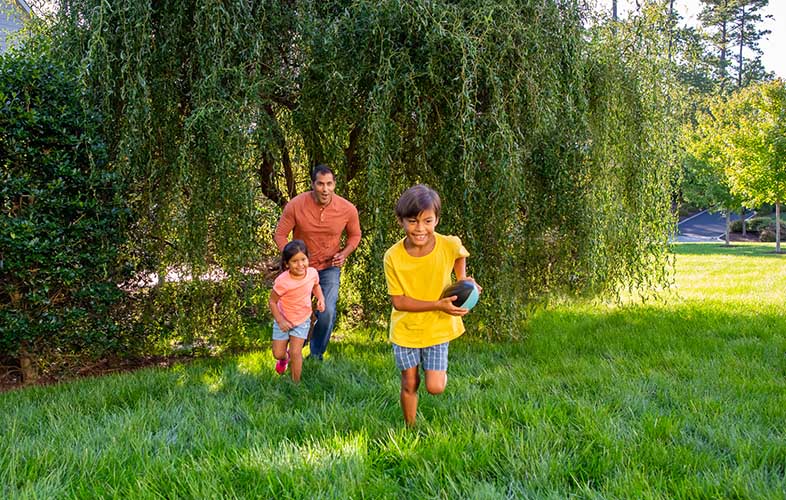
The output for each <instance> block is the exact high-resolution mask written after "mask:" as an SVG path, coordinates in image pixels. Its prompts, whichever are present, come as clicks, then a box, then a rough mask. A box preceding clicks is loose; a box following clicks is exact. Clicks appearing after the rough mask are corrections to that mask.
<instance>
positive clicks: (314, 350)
mask: <svg viewBox="0 0 786 500" xmlns="http://www.w3.org/2000/svg"><path fill="white" fill-rule="evenodd" d="M335 189H336V180H335V176H334V175H333V171H332V170H330V168H329V167H328V166H326V165H317V166H316V167H314V170H313V171H312V172H311V191H307V192H305V193H301V194H299V195H297V196H295V197H294V198H292V199H291V200H289V203H287V205H286V206H285V207H284V211H283V213H282V214H281V218H280V219H279V221H278V225H277V226H276V232H275V234H274V236H273V239H274V240H275V242H276V246H278V249H279V251H280V250H282V249H283V248H284V245H286V244H287V242H288V237H289V234H290V232H292V233H293V239H297V240H303V241H304V242H305V243H306V246H307V247H308V251H309V255H310V257H309V265H310V266H311V267H314V268H316V270H317V271H318V272H319V284H320V286H321V287H322V293H323V294H324V296H325V311H324V312H317V313H316V314H317V323H316V325H315V326H314V331H313V332H312V333H311V343H310V347H311V354H309V357H310V358H315V359H318V360H321V359H322V356H323V355H324V354H325V350H326V349H327V345H328V342H329V341H330V334H331V333H333V326H334V325H335V323H336V302H337V301H338V287H339V283H340V281H341V266H343V265H344V262H345V261H346V260H347V257H348V256H349V254H351V253H352V252H353V251H354V250H355V248H357V246H358V244H359V243H360V236H361V233H360V219H359V218H358V210H357V208H355V205H353V204H352V203H350V202H349V201H347V200H346V199H344V198H342V197H341V196H339V195H337V194H335V193H334V190H335ZM344 232H346V236H347V237H346V243H345V244H344V248H341V236H342V234H343V233H344Z"/></svg>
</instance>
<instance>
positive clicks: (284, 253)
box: [281, 240, 308, 271]
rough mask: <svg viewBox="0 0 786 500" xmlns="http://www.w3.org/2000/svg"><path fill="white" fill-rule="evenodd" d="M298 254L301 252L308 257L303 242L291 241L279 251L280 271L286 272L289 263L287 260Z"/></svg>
mask: <svg viewBox="0 0 786 500" xmlns="http://www.w3.org/2000/svg"><path fill="white" fill-rule="evenodd" d="M300 252H303V255H305V256H306V257H308V247H306V244H305V242H304V241H303V240H292V241H290V242H289V243H287V244H286V245H284V249H283V250H281V270H282V271H286V270H287V269H288V268H287V262H289V259H291V258H292V257H294V256H295V255H297V254H298V253H300Z"/></svg>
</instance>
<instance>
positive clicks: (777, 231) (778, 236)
mask: <svg viewBox="0 0 786 500" xmlns="http://www.w3.org/2000/svg"><path fill="white" fill-rule="evenodd" d="M775 253H781V202H779V201H776V202H775Z"/></svg>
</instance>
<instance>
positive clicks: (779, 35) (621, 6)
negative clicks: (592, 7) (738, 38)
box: [602, 0, 786, 78]
mask: <svg viewBox="0 0 786 500" xmlns="http://www.w3.org/2000/svg"><path fill="white" fill-rule="evenodd" d="M602 4H606V5H607V6H608V7H607V8H608V9H609V11H611V0H604V1H603V2H602ZM635 5H636V4H635V2H634V0H618V1H617V9H618V10H619V14H620V15H621V16H624V15H625V13H626V12H627V11H629V10H630V9H631V8H633V7H635ZM674 6H675V8H676V9H677V11H678V12H679V14H680V15H681V16H682V18H683V20H684V22H685V23H686V24H690V25H695V24H696V15H697V14H698V13H699V11H700V10H701V2H700V1H699V0H676V1H675V2H674ZM761 13H762V17H764V16H765V15H767V14H771V15H772V16H773V17H772V19H763V22H762V24H761V26H762V27H763V28H766V29H768V30H770V31H771V32H772V33H770V34H769V35H766V36H765V37H764V38H762V40H761V42H760V43H759V46H760V48H761V49H762V51H763V52H764V53H763V54H762V56H761V61H762V64H764V67H765V68H766V69H767V70H769V71H774V72H775V74H776V75H777V76H779V77H781V78H786V54H784V52H786V0H770V2H769V5H768V6H767V7H765V8H764V9H762V11H761ZM779 48H780V50H779Z"/></svg>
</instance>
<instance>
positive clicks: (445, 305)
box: [437, 295, 469, 316]
mask: <svg viewBox="0 0 786 500" xmlns="http://www.w3.org/2000/svg"><path fill="white" fill-rule="evenodd" d="M457 298H458V296H456V295H451V296H450V297H445V298H444V299H439V300H438V301H437V309H439V310H440V311H442V312H444V313H447V314H450V315H451V316H464V315H465V314H467V313H468V312H469V309H464V308H463V307H456V306H454V305H453V301H454V300H456V299H457Z"/></svg>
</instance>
